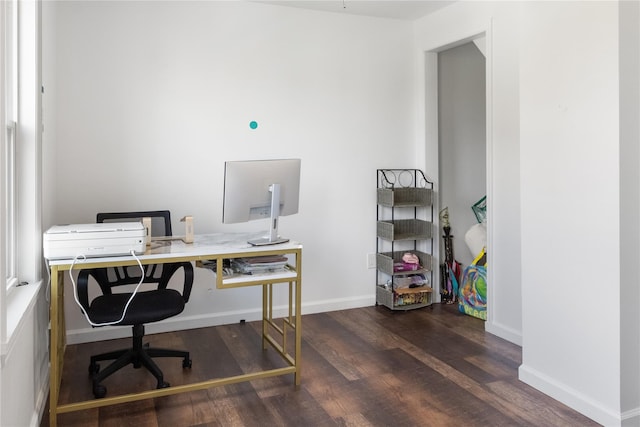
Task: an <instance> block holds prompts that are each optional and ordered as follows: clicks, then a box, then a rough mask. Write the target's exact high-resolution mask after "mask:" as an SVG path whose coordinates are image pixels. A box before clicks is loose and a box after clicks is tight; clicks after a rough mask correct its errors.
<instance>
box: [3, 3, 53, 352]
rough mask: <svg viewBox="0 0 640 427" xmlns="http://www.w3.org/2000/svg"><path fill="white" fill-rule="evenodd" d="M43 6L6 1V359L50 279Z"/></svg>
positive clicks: (4, 153)
mask: <svg viewBox="0 0 640 427" xmlns="http://www.w3.org/2000/svg"><path fill="white" fill-rule="evenodd" d="M41 8H42V2H41V0H4V1H2V2H0V23H1V24H2V25H1V26H0V179H2V180H3V181H5V182H6V181H8V180H5V178H6V177H7V174H10V175H11V177H12V180H11V183H10V184H8V185H5V183H4V182H3V183H1V184H0V204H1V205H2V209H0V277H5V278H7V279H8V280H7V281H6V284H5V285H4V286H0V360H4V358H5V357H8V355H9V354H10V353H11V352H12V349H13V348H14V347H15V344H16V342H17V339H18V338H17V337H19V336H20V331H22V330H23V329H24V328H25V327H27V325H28V322H27V321H26V320H27V319H28V316H29V315H32V313H33V310H35V309H36V307H37V305H36V301H37V299H38V295H40V289H42V284H43V281H42V272H43V262H42V158H41V157H42V135H41V133H42V125H41V123H42V109H41V108H42V93H41V88H42V72H41V57H42V52H41V10H42V9H41ZM10 137H12V138H10ZM10 139H12V141H11V144H12V146H11V147H10V148H9V147H8V146H7V144H8V143H9V142H10ZM10 205H11V208H8V206H10ZM23 285H24V286H23Z"/></svg>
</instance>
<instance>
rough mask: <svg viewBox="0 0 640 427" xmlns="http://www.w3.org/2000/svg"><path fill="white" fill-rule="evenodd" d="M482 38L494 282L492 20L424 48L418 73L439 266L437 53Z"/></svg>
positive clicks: (489, 269) (490, 259)
mask: <svg viewBox="0 0 640 427" xmlns="http://www.w3.org/2000/svg"><path fill="white" fill-rule="evenodd" d="M482 37H485V67H486V69H485V72H486V76H485V79H486V81H485V108H486V117H485V120H486V135H485V140H486V148H485V149H486V165H485V166H486V183H487V184H486V186H487V253H488V254H489V256H488V257H487V283H493V280H492V276H493V271H495V270H494V269H493V266H494V265H495V264H496V260H495V257H494V256H492V254H495V252H494V251H493V241H494V239H493V218H494V215H493V211H494V203H493V187H494V186H493V145H494V144H493V99H492V94H493V66H492V64H493V61H492V58H493V50H492V45H493V43H492V22H491V21H489V22H488V23H487V25H486V26H484V28H479V29H476V30H475V31H469V32H468V33H467V34H463V35H460V36H459V37H456V38H455V39H452V40H449V41H447V42H446V43H443V44H439V45H437V46H434V47H432V48H429V49H426V50H424V51H423V67H424V69H423V72H422V73H421V76H422V77H423V78H424V80H423V84H424V130H423V131H422V134H423V137H424V140H423V142H424V144H423V147H422V149H423V150H424V152H423V155H424V162H425V163H424V164H425V169H426V171H428V172H427V175H429V176H430V178H431V179H432V180H433V181H434V192H435V194H434V197H433V204H434V210H435V215H434V216H435V217H434V219H433V220H434V225H435V228H436V230H437V232H436V236H437V239H438V244H435V245H434V254H433V255H434V261H433V266H434V268H437V266H439V265H440V242H439V238H440V219H439V217H438V213H439V212H440V197H439V189H440V185H439V184H440V183H439V176H440V175H439V174H440V169H439V168H440V166H439V162H438V157H439V147H438V146H439V129H438V53H439V52H442V51H444V50H447V49H450V48H453V47H456V46H460V45H462V44H465V43H468V42H471V41H473V40H475V39H478V38H482ZM433 281H434V283H433V290H434V292H435V293H436V295H435V297H436V298H435V300H436V301H437V302H440V277H439V274H434V280H433ZM493 291H494V288H493V287H491V286H488V287H487V322H486V323H485V327H486V326H487V325H490V324H491V322H492V319H493V309H494V307H495V305H494V304H493V301H494V300H495V295H494V292H493Z"/></svg>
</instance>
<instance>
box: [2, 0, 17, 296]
mask: <svg viewBox="0 0 640 427" xmlns="http://www.w3.org/2000/svg"><path fill="white" fill-rule="evenodd" d="M3 7H4V11H3V24H4V25H3V27H4V28H5V31H4V43H3V48H4V51H3V55H2V56H3V60H4V61H3V62H4V64H3V68H4V79H3V80H4V81H3V90H2V95H3V100H2V102H3V108H2V110H3V111H4V121H3V122H4V124H5V127H6V133H5V138H4V140H3V150H4V153H3V154H4V156H3V164H2V169H1V170H2V180H3V181H4V184H5V186H4V189H3V190H4V197H3V199H4V200H3V212H4V215H3V216H2V217H3V223H4V224H3V226H4V238H3V245H4V247H3V249H4V258H5V259H4V261H5V263H4V267H5V277H6V286H7V289H11V288H12V287H13V286H15V284H16V283H17V268H16V266H17V264H16V119H17V96H16V95H17V92H18V79H17V75H18V60H17V58H18V52H17V51H18V49H17V45H18V7H17V1H16V0H10V1H5V2H3Z"/></svg>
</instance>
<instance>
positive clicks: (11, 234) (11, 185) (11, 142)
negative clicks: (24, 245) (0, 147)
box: [3, 120, 18, 290]
mask: <svg viewBox="0 0 640 427" xmlns="http://www.w3.org/2000/svg"><path fill="white" fill-rule="evenodd" d="M6 127H7V135H6V140H5V141H4V142H5V150H4V155H5V157H4V170H3V177H4V182H5V188H4V190H5V195H4V198H5V200H4V203H5V204H4V213H5V216H4V222H5V234H4V254H5V275H6V278H7V290H10V289H11V288H12V287H13V286H15V285H16V283H17V282H18V277H17V276H18V273H17V268H16V250H17V247H16V219H15V218H16V183H15V176H16V174H15V165H16V162H15V159H16V157H15V152H16V122H14V121H9V120H7V125H6Z"/></svg>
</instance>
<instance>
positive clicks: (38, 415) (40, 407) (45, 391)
mask: <svg viewBox="0 0 640 427" xmlns="http://www.w3.org/2000/svg"><path fill="white" fill-rule="evenodd" d="M47 366H48V365H47ZM40 384H41V387H40V390H37V396H36V402H35V405H34V408H33V415H32V417H31V421H30V422H29V426H30V427H38V426H40V424H41V421H42V415H43V414H44V410H45V408H46V407H47V399H48V398H49V369H47V370H46V378H44V379H43V380H42V381H41V382H40Z"/></svg>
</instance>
